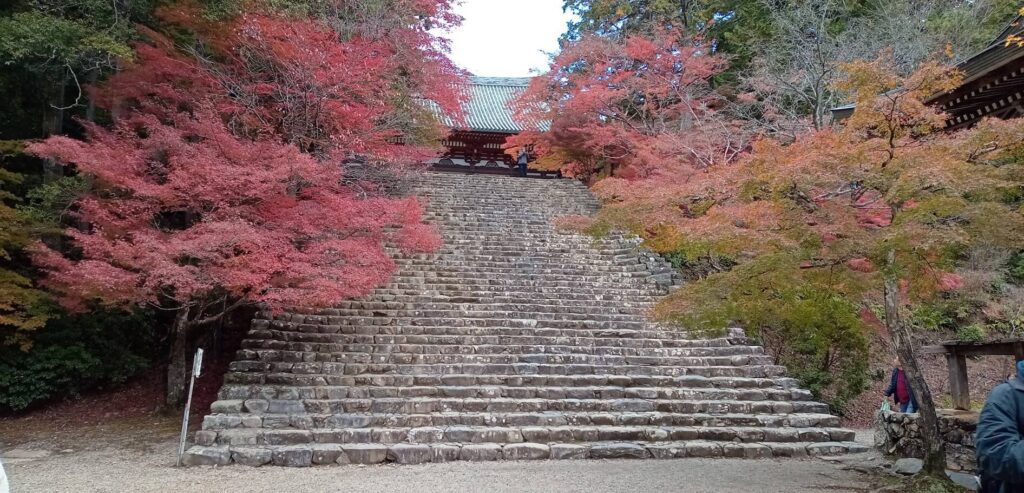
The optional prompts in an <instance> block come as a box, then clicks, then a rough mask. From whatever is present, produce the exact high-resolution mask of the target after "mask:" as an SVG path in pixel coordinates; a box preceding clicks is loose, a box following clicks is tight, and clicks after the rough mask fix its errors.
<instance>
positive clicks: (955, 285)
mask: <svg viewBox="0 0 1024 493" xmlns="http://www.w3.org/2000/svg"><path fill="white" fill-rule="evenodd" d="M937 284H938V288H939V290H940V291H956V290H957V289H960V288H961V287H962V286H963V285H964V278H963V277H961V276H960V275H959V274H954V273H952V272H943V273H942V274H940V275H939V281H938V283H937Z"/></svg>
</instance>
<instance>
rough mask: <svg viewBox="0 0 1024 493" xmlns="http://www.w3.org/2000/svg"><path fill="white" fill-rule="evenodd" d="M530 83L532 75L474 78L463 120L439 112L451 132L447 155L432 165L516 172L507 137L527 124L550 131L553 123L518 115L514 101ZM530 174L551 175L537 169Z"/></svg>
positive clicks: (448, 137)
mask: <svg viewBox="0 0 1024 493" xmlns="http://www.w3.org/2000/svg"><path fill="white" fill-rule="evenodd" d="M529 83H530V78H529V77H471V78H470V84H469V87H468V89H467V90H468V91H469V98H468V101H467V102H466V103H465V105H464V107H463V112H464V119H463V121H461V122H456V121H454V120H453V119H452V118H450V117H448V116H447V115H438V116H439V118H440V119H441V121H442V123H444V124H445V125H446V126H448V128H450V129H451V131H450V133H449V134H448V136H447V137H446V138H445V139H444V140H443V144H444V146H445V152H444V154H443V155H442V156H441V157H439V158H437V159H434V160H432V161H430V164H431V165H432V167H433V168H435V169H441V170H449V171H464V172H473V173H494V174H514V173H516V172H517V171H516V162H515V156H512V155H510V154H508V153H506V152H505V149H504V146H505V142H506V139H508V138H509V137H510V136H512V135H516V134H518V133H519V132H522V131H523V130H524V127H528V128H530V129H536V130H542V131H546V130H547V129H548V126H549V124H548V123H547V122H540V121H529V120H527V121H522V120H521V119H518V118H516V117H515V115H514V111H513V109H512V104H513V102H514V101H515V99H516V98H517V97H518V96H519V95H520V94H522V93H523V91H525V90H526V86H527V85H529ZM531 158H532V156H531ZM529 174H530V175H531V176H538V177H539V176H543V177H547V176H550V175H551V173H545V172H539V171H534V170H531V171H530V173H529Z"/></svg>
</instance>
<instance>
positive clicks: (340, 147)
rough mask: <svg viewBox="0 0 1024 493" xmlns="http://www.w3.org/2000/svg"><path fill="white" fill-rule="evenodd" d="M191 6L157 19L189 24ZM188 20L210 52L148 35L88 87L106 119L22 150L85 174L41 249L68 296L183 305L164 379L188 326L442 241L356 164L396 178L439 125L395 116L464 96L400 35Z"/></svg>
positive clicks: (336, 281) (430, 57) (346, 280)
mask: <svg viewBox="0 0 1024 493" xmlns="http://www.w3.org/2000/svg"><path fill="white" fill-rule="evenodd" d="M419 3H420V4H423V5H420V7H423V8H427V7H430V6H433V7H434V8H436V9H441V10H437V11H436V12H441V13H444V12H443V11H444V9H446V8H447V7H446V6H447V2H443V1H439V2H424V1H420V2H419ZM188 8H189V5H188V4H186V5H184V6H183V7H182V9H181V10H178V11H173V12H170V13H169V12H166V11H165V12H164V15H165V16H170V17H169V18H174V17H173V16H171V15H170V14H171V13H177V14H179V18H181V19H189V18H190V17H189V16H188V15H185V14H187V13H188V12H189V10H188ZM204 22H205V21H204ZM185 27H189V26H185ZM193 27H194V28H195V32H196V33H197V35H199V36H203V35H204V34H205V35H208V36H211V38H210V39H209V41H210V42H209V44H208V45H207V47H206V51H200V50H197V49H192V48H190V49H185V50H182V49H177V48H175V46H174V44H173V43H171V42H170V41H169V40H168V39H167V38H164V37H163V36H161V35H160V34H158V33H156V32H149V33H148V35H149V36H150V38H151V39H152V40H153V43H150V44H142V45H139V46H138V48H137V61H136V63H135V64H133V65H132V66H129V67H126V68H125V69H124V70H122V71H120V72H119V73H118V74H116V75H115V76H113V77H112V78H111V79H110V80H109V81H108V82H107V83H106V84H104V85H102V86H100V87H97V88H94V89H93V90H94V93H95V100H96V101H98V102H99V103H100V104H101V105H103V107H105V108H106V109H108V110H109V111H110V112H111V114H112V116H113V117H114V123H113V125H111V126H109V127H105V126H100V125H96V124H92V123H83V125H84V127H85V130H86V138H85V140H77V139H72V138H68V137H60V136H56V137H51V138H49V139H47V140H45V141H43V142H40V143H37V144H34V145H32V146H31V147H30V149H29V150H30V151H31V152H33V153H35V154H36V155H38V156H40V157H45V158H48V159H53V160H55V161H57V162H61V163H67V164H73V165H74V166H75V167H76V169H77V170H78V172H80V173H84V174H86V175H88V176H90V177H91V178H92V179H93V180H94V186H93V190H92V191H91V193H89V194H88V195H87V196H85V197H83V198H82V199H80V200H78V201H77V202H76V203H75V204H74V208H73V212H74V219H73V227H70V228H68V229H67V230H66V232H65V234H66V236H67V238H68V239H70V245H71V248H63V249H60V248H58V249H54V248H51V247H50V246H46V245H43V244H42V243H40V244H38V245H37V246H36V247H35V248H34V252H35V253H34V256H35V260H36V262H37V264H38V265H39V266H40V267H42V268H43V269H45V271H46V273H47V277H46V279H45V281H44V283H45V285H46V286H47V287H48V288H50V289H51V290H52V291H53V292H55V293H57V294H58V295H59V297H60V299H61V301H62V303H63V304H65V305H66V306H68V307H72V308H79V309H82V308H86V307H87V306H89V305H90V304H92V303H103V304H108V305H132V304H149V305H152V306H156V307H160V308H164V309H175V310H177V317H178V318H177V323H176V328H175V332H176V334H175V336H176V338H177V339H178V340H177V341H176V342H175V349H174V350H173V351H174V352H175V353H176V356H175V357H176V358H177V360H179V361H177V363H178V364H177V365H175V364H174V363H172V369H171V373H172V375H171V377H172V379H173V378H174V377H175V376H180V375H179V374H183V371H184V369H183V368H184V367H183V364H182V362H183V361H184V341H183V340H184V339H185V338H186V337H187V336H188V334H189V332H190V331H191V330H192V328H193V327H197V326H200V325H202V324H204V323H207V322H209V321H212V320H216V319H217V318H218V317H220V316H222V315H223V314H224V313H225V312H226V311H229V310H230V309H231V308H232V307H235V306H239V305H241V304H244V303H253V302H258V303H266V304H268V305H269V306H271V307H274V308H281V307H285V306H291V305H303V306H325V305H330V304H332V303H337V302H338V301H340V300H343V299H345V298H348V297H352V296H357V295H361V294H365V293H367V292H368V291H370V290H372V289H373V288H374V287H377V286H379V285H381V284H382V283H384V282H386V280H387V279H388V278H389V276H390V274H391V273H392V271H393V270H394V268H395V264H394V262H393V261H392V260H391V259H390V258H389V256H388V255H387V253H386V252H385V250H384V248H385V245H386V244H392V245H395V246H397V247H399V248H401V249H402V250H405V251H417V252H422V251H429V250H432V249H434V248H436V247H437V246H438V245H439V243H440V238H439V237H438V236H437V235H436V233H434V232H433V231H432V230H431V229H430V228H429V227H427V226H425V225H423V224H421V220H420V216H421V204H420V203H419V201H418V200H417V199H415V198H397V197H393V196H390V195H389V194H388V191H387V190H386V189H385V187H384V186H383V184H382V183H379V182H374V181H373V180H367V179H366V178H365V177H367V176H373V175H374V173H366V172H365V169H366V168H377V169H378V171H376V174H377V175H382V174H383V175H386V174H389V173H390V174H394V173H401V172H402V171H401V169H400V168H398V167H397V166H400V165H401V164H407V163H410V162H414V161H417V160H419V158H421V157H423V156H425V155H428V154H430V153H432V152H433V148H432V147H431V146H429V145H426V144H425V143H419V142H417V141H416V132H417V131H419V132H420V133H421V134H423V135H427V134H430V133H431V132H433V130H431V127H435V126H436V125H437V124H436V122H434V121H433V120H432V119H430V118H426V119H424V118H420V119H415V118H414V119H402V118H400V117H399V116H396V115H408V113H407V106H408V104H409V102H410V101H413V99H414V98H419V97H429V98H431V99H432V100H434V101H436V102H437V103H438V104H439V105H441V106H442V107H445V108H451V109H453V111H454V108H458V106H459V99H458V91H457V89H456V87H455V85H454V84H452V83H451V82H452V81H451V78H452V77H453V76H455V75H457V71H456V70H455V69H454V67H453V66H452V65H451V63H450V62H449V61H447V59H446V58H445V59H442V60H436V59H434V58H437V57H439V56H441V55H440V52H438V51H436V50H437V48H436V47H435V46H434V45H433V44H427V45H424V46H421V47H420V48H422V49H423V50H424V54H423V59H421V60H418V61H417V63H411V62H412V61H413V59H412V54H411V53H410V48H409V47H403V48H402V51H401V52H399V51H398V49H397V48H396V47H395V46H394V45H393V44H392V43H393V42H394V41H395V40H394V39H387V38H371V37H363V36H360V35H350V36H349V37H347V38H342V37H341V35H340V34H339V33H338V32H337V31H335V30H334V29H333V28H332V27H331V26H330V25H328V24H327V23H323V22H320V21H318V20H316V19H314V18H295V17H284V16H277V15H270V14H268V15H245V16H243V17H240V18H232V19H230V20H227V21H224V22H223V23H222V24H220V25H219V27H220V29H219V30H218V29H215V28H213V27H216V26H213V27H211V26H209V25H206V24H202V23H198V24H197V25H195V26H193ZM412 30H413V31H416V32H414V33H412V34H410V35H411V36H413V37H414V38H415V37H417V36H419V38H418V39H420V40H421V41H422V42H424V43H426V42H428V41H429V40H430V38H429V37H422V36H421V35H422V34H423V33H424V32H422V31H419V30H418V29H412ZM207 33H209V34H207ZM413 51H415V50H413ZM403 54H404V55H403ZM399 55H403V56H399ZM411 125H415V126H416V128H413V127H411ZM406 135H409V136H410V138H409V139H407V140H406V141H405V142H404V143H401V142H400V141H399V139H398V138H399V137H403V136H406ZM431 145H433V143H431ZM342 163H358V164H357V165H356V166H355V169H363V170H364V171H363V172H361V173H360V174H359V175H353V174H351V173H349V172H347V171H346V170H350V169H353V168H352V166H351V165H350V166H348V167H345V166H342ZM171 386H172V387H174V386H175V384H174V383H172V385H171ZM175 399H177V396H173V399H172V400H175ZM172 403H173V402H172Z"/></svg>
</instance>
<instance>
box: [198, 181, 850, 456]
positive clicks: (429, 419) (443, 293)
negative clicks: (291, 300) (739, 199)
mask: <svg viewBox="0 0 1024 493" xmlns="http://www.w3.org/2000/svg"><path fill="white" fill-rule="evenodd" d="M416 193H417V194H419V195H422V196H425V197H427V199H428V200H429V205H428V207H427V213H426V215H425V220H426V221H428V222H431V223H434V224H436V225H437V227H438V228H439V230H440V231H441V233H442V235H443V236H444V240H445V243H444V245H443V246H442V247H441V249H440V250H439V251H438V252H437V253H435V254H432V255H419V256H414V257H408V258H399V259H398V263H399V265H400V267H399V271H398V273H397V274H396V275H395V276H394V278H393V279H392V281H391V282H390V284H388V285H387V286H386V287H383V288H380V289H378V290H377V291H376V292H375V293H374V294H373V295H371V296H368V297H366V298H364V299H359V300H353V301H348V302H345V303H342V304H341V305H339V306H337V307H335V308H332V309H320V310H301V311H293V312H289V313H284V314H278V315H273V314H271V313H261V314H260V315H258V316H257V319H256V320H255V321H254V322H253V324H252V329H251V330H250V332H249V334H248V338H247V339H246V340H245V342H244V343H243V347H242V349H241V350H240V351H238V355H237V360H236V361H235V362H233V363H232V365H231V369H230V372H229V373H228V374H227V375H226V377H225V381H224V386H223V388H222V389H221V391H220V395H219V399H220V400H218V401H217V402H215V403H214V404H213V406H212V414H210V415H209V416H206V417H205V419H204V421H203V429H202V431H199V432H196V434H195V442H196V446H193V447H191V448H190V449H189V450H188V452H187V454H186V457H185V462H186V463H187V464H190V465H211V464H216V465H224V464H229V463H232V462H234V463H239V464H245V465H252V466H258V465H263V464H273V465H281V466H309V465H314V464H333V463H338V464H348V463H358V464H372V463H380V462H386V461H387V462H396V463H402V464H409V463H422V462H442V461H453V460H498V459H505V460H522V459H583V458H676V457H723V456H724V457H744V458H764V457H804V456H808V455H822V454H838V453H845V452H849V451H850V450H851V449H862V448H863V447H861V446H859V445H857V444H856V443H853V442H852V440H853V439H854V434H853V432H851V431H849V430H844V429H840V428H839V427H838V426H839V419H838V418H836V417H835V416H832V415H830V414H828V408H827V407H826V406H825V405H824V404H821V403H819V402H815V401H814V400H813V399H812V396H811V394H810V393H809V392H807V391H805V390H801V389H799V388H797V385H796V382H795V381H794V380H793V379H791V378H787V377H785V369H784V368H782V367H780V366H777V365H774V364H773V361H772V358H771V357H769V356H767V355H765V354H764V351H763V350H762V348H761V347H759V346H754V345H751V343H750V342H749V341H748V340H747V339H746V338H745V337H744V336H743V333H742V331H737V330H733V331H731V332H730V333H728V334H723V335H722V336H721V337H716V338H710V339H699V338H691V337H689V336H688V335H687V334H686V333H685V332H682V331H677V330H668V329H662V328H659V327H658V326H657V325H655V324H654V323H652V322H651V321H650V320H648V319H647V318H646V316H645V314H646V312H647V310H648V309H649V308H651V307H652V306H653V304H654V303H655V302H656V301H657V300H658V298H659V297H660V296H662V295H664V294H665V293H666V292H667V290H668V289H669V288H670V286H671V284H672V269H671V268H670V266H668V265H667V264H666V263H665V262H664V261H663V260H661V259H660V258H659V257H656V256H653V255H650V254H649V253H645V252H644V251H643V250H641V249H639V248H637V246H636V242H635V241H634V240H630V239H628V238H625V237H622V236H609V237H606V238H602V239H593V238H590V237H586V236H581V235H576V234H566V233H560V232H556V231H555V229H554V228H553V227H552V224H551V222H552V219H553V218H555V217H557V216H560V215H565V214H589V213H592V212H594V211H595V210H596V208H597V207H598V204H597V203H596V201H595V200H594V198H593V197H592V196H591V195H590V194H589V192H588V191H587V190H586V188H585V187H583V186H582V185H581V184H579V183H577V182H575V181H571V180H532V179H520V178H511V177H500V176H481V175H465V174H456V173H442V172H432V173H427V174H426V175H425V176H424V177H423V178H422V180H421V181H420V182H418V184H417V186H416Z"/></svg>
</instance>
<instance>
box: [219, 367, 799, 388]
mask: <svg viewBox="0 0 1024 493" xmlns="http://www.w3.org/2000/svg"><path fill="white" fill-rule="evenodd" d="M242 364H248V363H242ZM253 377H259V378H256V379H254V378H253ZM264 377H265V375H263V374H259V373H246V372H236V373H228V374H227V375H226V376H225V385H231V386H233V387H234V386H235V384H237V385H256V387H254V388H265V387H268V383H267V382H266V381H265V380H266V379H265V378H264ZM270 380H271V382H270V383H269V385H270V386H271V387H272V386H274V385H281V386H294V387H314V386H342V387H355V386H360V387H429V386H433V387H439V386H473V385H490V386H502V387H547V386H551V387H600V386H612V387H620V388H625V387H680V388H718V389H773V388H780V389H788V390H797V391H799V392H806V391H804V390H800V389H798V388H797V386H796V385H797V384H796V380H795V379H793V378H789V377H774V378H747V377H710V378H709V377H700V376H693V375H687V376H681V377H672V376H663V375H468V374H449V375H387V374H378V375H373V374H369V375H326V376H323V375H316V376H312V377H311V376H308V375H293V374H287V373H283V374H275V375H273V376H272V378H270Z"/></svg>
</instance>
